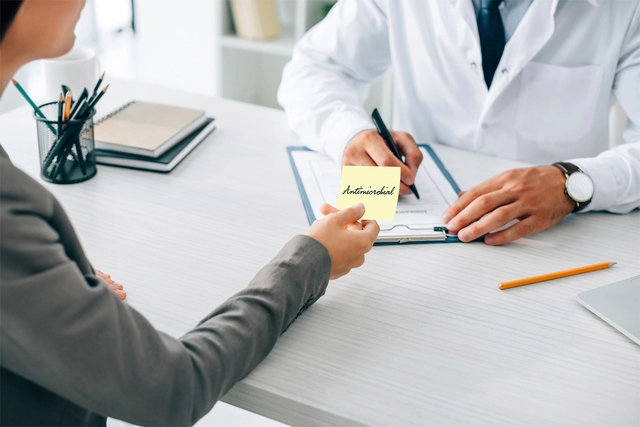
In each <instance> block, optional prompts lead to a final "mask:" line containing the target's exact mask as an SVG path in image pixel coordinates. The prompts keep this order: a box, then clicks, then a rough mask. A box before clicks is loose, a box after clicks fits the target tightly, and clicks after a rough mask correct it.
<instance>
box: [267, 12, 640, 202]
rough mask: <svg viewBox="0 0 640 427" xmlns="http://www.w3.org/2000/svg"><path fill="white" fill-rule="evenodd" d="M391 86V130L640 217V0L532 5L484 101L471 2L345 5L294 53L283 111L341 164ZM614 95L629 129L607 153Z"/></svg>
mask: <svg viewBox="0 0 640 427" xmlns="http://www.w3.org/2000/svg"><path fill="white" fill-rule="evenodd" d="M389 67H392V71H393V76H394V86H395V91H394V121H393V125H392V126H391V128H392V129H394V130H401V131H405V132H409V133H410V134H411V135H413V136H414V138H415V139H416V141H418V142H427V143H429V142H438V143H442V144H446V145H450V146H453V147H458V148H463V149H466V150H471V151H476V152H480V153H486V154H491V155H495V156H500V157H506V158H511V159H517V160H522V161H525V162H530V163H534V164H551V163H553V162H556V161H571V162H573V163H575V164H577V165H578V166H579V167H580V168H582V169H583V170H585V171H586V172H587V173H588V174H589V175H590V176H591V178H592V179H593V181H594V184H595V193H594V196H593V200H592V202H591V204H590V205H589V206H588V208H587V209H586V211H588V210H605V209H606V210H609V211H612V212H621V213H623V212H629V211H631V210H632V209H634V208H637V207H639V206H640V1H639V0H599V1H598V0H534V1H533V2H532V4H531V6H530V7H529V9H528V10H527V12H526V14H525V15H524V17H523V18H522V21H521V22H520V24H519V25H518V27H517V29H516V31H515V33H514V34H513V36H512V37H511V38H510V39H509V41H508V43H507V45H506V47H505V50H504V53H503V55H502V59H501V61H500V64H499V66H498V69H497V71H496V76H495V78H494V79H493V84H492V86H491V88H490V90H487V87H486V84H485V82H484V78H483V74H482V57H481V54H480V41H479V38H478V30H477V25H476V18H475V15H474V9H473V5H472V2H471V0H340V1H339V2H338V3H337V4H336V6H334V7H333V9H332V10H331V12H330V13H329V15H328V16H327V18H326V19H324V20H323V21H322V22H321V23H320V24H318V25H317V26H315V27H314V28H312V29H311V30H310V31H309V32H308V33H307V34H306V35H305V36H304V37H303V38H302V40H300V42H299V43H298V44H297V46H296V48H295V51H294V54H293V59H292V61H291V62H290V63H289V64H288V65H287V66H286V68H285V70H284V72H283V79H282V84H281V86H280V89H279V92H278V100H279V102H280V104H281V105H282V106H283V107H284V109H285V111H286V112H287V115H288V118H289V121H290V124H291V126H292V128H293V129H294V130H295V131H296V132H298V133H299V134H300V135H301V136H302V139H303V141H304V143H305V144H306V145H307V146H308V147H310V148H311V149H314V150H317V151H321V152H325V153H326V154H328V155H330V156H331V157H333V158H334V159H335V160H336V161H339V162H341V161H342V156H343V152H344V148H345V146H346V144H347V143H348V142H349V140H350V139H351V138H352V137H353V136H354V135H355V134H356V133H358V132H360V131H362V130H364V129H372V128H373V125H372V122H371V119H370V112H367V111H365V110H364V109H363V107H362V103H363V101H364V99H365V98H366V96H367V92H368V89H369V86H370V84H371V83H372V82H373V81H375V80H376V79H377V78H378V77H380V76H381V75H382V74H383V73H384V72H385V71H386V70H387V69H389ZM614 94H615V96H616V97H617V99H618V101H619V102H620V104H621V106H622V108H623V110H624V112H625V113H626V115H627V117H628V121H627V126H626V129H625V132H624V140H625V142H626V143H625V144H622V145H620V146H618V147H616V148H614V149H611V150H609V110H610V106H611V102H612V96H613V95H614Z"/></svg>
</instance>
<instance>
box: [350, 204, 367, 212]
mask: <svg viewBox="0 0 640 427" xmlns="http://www.w3.org/2000/svg"><path fill="white" fill-rule="evenodd" d="M353 208H354V209H355V210H357V211H359V212H364V203H362V202H360V203H358V204H356V205H353Z"/></svg>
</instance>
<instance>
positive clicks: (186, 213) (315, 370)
mask: <svg viewBox="0 0 640 427" xmlns="http://www.w3.org/2000/svg"><path fill="white" fill-rule="evenodd" d="M131 98H136V99H139V100H147V101H156V102H165V103H172V104H176V105H183V106H188V107H196V108H203V109H205V110H206V111H207V113H208V114H210V115H212V116H214V117H216V119H217V121H218V129H217V130H216V131H214V132H213V134H212V135H211V136H210V137H209V138H207V140H205V141H204V142H203V143H202V144H201V146H199V147H198V148H196V150H195V151H194V152H193V153H192V154H191V155H189V156H188V157H187V158H186V159H185V160H184V161H183V162H182V163H181V164H180V165H179V166H178V167H177V168H176V169H175V170H174V171H173V172H171V173H170V174H168V175H163V174H155V173H150V172H141V171H135V170H128V169H120V168H114V167H107V166H100V167H99V170H98V174H97V175H96V176H95V177H94V178H92V179H91V180H89V181H87V182H84V183H81V184H75V185H68V186H61V185H51V184H45V185H46V186H47V188H49V189H50V190H51V191H52V192H53V193H54V194H55V195H56V196H57V197H58V198H59V199H60V200H61V202H62V204H63V206H65V208H66V209H67V211H68V213H69V216H70V217H71V219H72V221H73V223H74V225H75V227H76V229H77V231H78V234H79V235H80V239H81V241H82V242H83V245H84V247H85V250H86V252H87V253H88V255H89V258H90V259H91V260H92V263H93V264H94V265H95V266H96V267H97V268H100V269H101V270H103V271H106V272H109V273H110V274H111V275H112V276H113V277H114V278H115V279H116V280H117V281H120V282H122V283H123V284H125V285H126V290H127V292H128V295H129V298H128V301H129V304H131V305H132V306H133V307H135V308H137V309H138V310H140V311H141V312H142V313H143V314H144V315H145V316H147V317H148V318H149V319H150V320H151V322H152V323H153V324H154V325H156V327H158V328H160V329H162V330H164V331H166V332H168V333H170V334H172V335H174V336H180V335H181V334H183V333H184V332H186V331H187V330H189V329H190V328H191V327H193V326H194V325H195V324H196V323H197V322H198V321H199V320H200V319H201V318H202V317H203V316H205V315H206V314H207V313H209V312H210V311H211V310H212V309H213V308H214V307H216V306H217V305H218V304H220V303H222V302H223V301H224V300H225V299H226V298H227V297H229V296H230V295H232V294H233V293H234V292H236V291H238V290H240V289H242V288H243V287H244V286H245V285H246V284H247V283H248V282H249V281H250V280H251V278H252V277H253V275H254V274H255V273H256V272H257V271H258V269H259V268H260V267H261V266H262V265H264V264H265V263H266V262H267V261H268V260H269V259H270V258H271V257H272V256H274V255H275V254H276V252H277V251H278V250H279V248H280V247H281V246H282V245H283V244H284V243H285V242H286V241H287V240H288V239H289V238H290V237H291V236H293V235H295V234H298V233H301V232H303V231H304V230H305V229H306V228H307V222H306V217H305V213H304V209H303V207H302V203H301V201H300V196H299V194H298V190H297V188H296V184H295V181H294V178H293V174H292V172H291V170H290V167H289V163H288V159H287V153H286V151H285V147H286V146H287V145H292V144H294V145H297V144H300V141H299V140H298V139H297V138H296V136H295V135H294V134H293V133H292V132H291V131H289V130H288V127H287V123H286V119H285V116H284V114H283V113H282V112H281V111H277V110H272V109H267V108H263V107H257V106H252V105H248V104H243V103H239V102H235V101H229V100H223V99H216V98H210V97H205V96H199V95H195V94H186V93H183V92H178V91H173V90H169V89H163V88H158V87H154V86H148V85H143V84H138V83H135V84H134V83H130V82H124V81H114V82H113V84H112V86H111V90H110V91H109V93H108V94H107V96H105V97H104V101H103V102H102V104H103V105H102V108H103V111H105V112H106V111H107V110H110V109H112V108H115V107H116V106H118V105H119V104H122V103H123V102H124V101H127V100H128V99H131ZM0 135H1V137H0V139H1V141H0V143H2V145H3V146H4V147H5V149H6V150H7V152H8V153H9V155H10V156H11V158H12V160H13V161H14V163H15V164H16V165H17V166H19V167H21V168H22V169H24V170H26V171H27V172H28V173H30V174H31V175H32V176H36V177H37V176H38V154H37V142H36V141H37V139H36V127H35V125H34V123H33V119H32V118H31V113H30V112H29V110H28V108H26V107H24V108H20V109H18V110H14V111H12V112H9V113H6V114H4V115H2V116H0ZM434 149H435V150H436V151H437V153H438V154H439V155H440V157H441V159H442V160H443V162H444V164H445V165H446V166H447V167H448V169H449V170H450V172H451V173H452V175H453V176H454V178H455V179H456V180H457V182H458V183H459V184H460V186H461V188H463V189H464V188H469V187H470V186H472V185H474V184H476V183H479V182H480V181H482V180H484V179H487V178H489V177H490V176H492V175H494V174H496V173H498V172H500V171H503V170H506V169H509V168H513V167H517V166H520V165H522V164H521V163H517V162H513V161H510V160H504V159H497V158H491V157H486V156H481V155H477V154H473V153H469V152H463V151H459V150H455V149H452V148H448V147H443V146H437V145H436V146H434ZM639 254H640V212H638V211H634V212H633V213H631V214H629V215H613V214H607V213H587V214H580V215H571V216H569V217H568V218H566V219H565V220H563V221H562V222H561V223H560V224H559V225H557V226H556V227H554V228H553V229H550V230H547V231H544V232H541V233H538V234H535V235H533V236H530V237H527V238H524V239H520V240H518V241H517V242H515V243H512V244H509V245H507V246H504V247H489V246H485V245H484V244H482V243H472V244H430V245H408V246H384V247H375V248H374V249H373V250H372V251H371V253H370V254H369V255H368V256H367V262H366V263H365V265H364V266H363V267H362V268H360V269H358V270H355V271H353V272H352V273H351V274H349V275H348V276H346V277H344V278H342V279H340V280H338V281H334V282H332V283H331V284H330V285H329V288H328V290H327V293H326V295H325V296H324V297H323V298H322V299H321V300H319V301H318V302H317V303H316V304H315V305H314V306H312V307H311V308H310V309H309V310H308V311H307V312H306V313H305V314H304V315H303V316H301V317H300V318H299V319H298V320H297V321H296V323H295V324H294V325H293V326H292V327H291V328H290V329H289V330H288V331H287V333H285V334H284V335H283V336H282V337H281V339H280V340H279V341H278V343H277V345H276V347H275V349H274V350H273V352H272V353H271V354H270V355H269V356H268V358H267V359H266V360H265V361H264V362H263V363H262V364H261V365H260V366H259V367H258V368H257V369H256V370H255V371H254V372H253V373H252V374H250V375H249V376H248V377H247V378H246V379H245V380H244V381H242V382H241V383H239V384H238V385H237V386H236V387H235V388H234V389H233V390H232V391H231V392H229V393H228V394H227V396H225V398H224V399H223V400H224V401H226V402H228V403H231V404H234V405H237V406H240V407H242V408H245V409H248V410H251V411H253V412H257V413H260V414H263V415H265V416H268V417H271V418H275V419H277V420H280V421H283V422H285V423H289V424H298V425H316V424H324V425H326V424H355V425H358V424H375V425H410V424H421V425H427V424H429V425H491V426H496V425H537V426H539V425H559V424H568V425H617V426H621V425H630V426H638V425H639V424H640V348H639V347H638V346H637V345H635V344H634V343H632V342H631V341H630V340H629V339H627V338H626V337H624V336H623V335H622V334H620V333H618V332H617V331H615V330H614V329H613V328H612V327H610V326H609V325H607V324H606V323H604V322H602V321H601V320H600V319H598V318H597V317H596V316H594V315H593V314H591V313H590V312H589V311H587V310H586V309H585V308H584V307H582V306H581V305H580V304H579V303H578V302H577V300H576V297H577V295H578V293H580V292H582V291H586V290H589V289H593V288H595V287H598V286H600V285H604V284H607V283H611V282H614V281H617V280H620V279H623V278H626V277H630V276H633V275H637V274H640V257H639ZM601 261H617V262H618V265H616V266H615V267H613V268H611V269H608V270H603V271H598V272H593V273H589V274H585V275H580V276H574V277H568V278H564V279H559V280H555V281H553V282H547V283H540V284H536V285H531V286H525V287H521V288H515V289H511V290H508V291H499V290H498V287H497V286H498V282H500V281H504V280H509V279H514V278H520V277H524V276H532V275H535V274H539V273H543V272H550V271H556V270H563V269H566V268H570V267H576V266H582V265H587V264H592V263H595V262H601Z"/></svg>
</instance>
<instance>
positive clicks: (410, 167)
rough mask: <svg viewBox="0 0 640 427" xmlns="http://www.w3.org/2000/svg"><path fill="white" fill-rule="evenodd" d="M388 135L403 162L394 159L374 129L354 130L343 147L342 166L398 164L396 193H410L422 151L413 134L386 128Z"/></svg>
mask: <svg viewBox="0 0 640 427" xmlns="http://www.w3.org/2000/svg"><path fill="white" fill-rule="evenodd" d="M390 133H391V137H392V138H393V140H394V141H395V143H396V145H397V146H398V148H399V149H400V153H402V154H403V155H404V157H405V160H406V162H407V164H406V165H404V164H403V163H402V162H401V161H400V160H398V159H397V158H396V157H395V156H394V155H393V153H392V152H391V150H389V147H387V144H386V143H385V142H384V139H382V137H381V136H380V135H379V134H378V131H376V130H375V129H368V130H363V131H361V132H358V133H357V134H356V135H355V136H354V137H353V138H351V140H350V141H349V142H348V143H347V146H346V147H345V149H344V156H343V158H342V164H343V165H346V166H398V167H400V181H401V182H400V194H411V190H410V189H409V185H411V184H413V183H414V181H415V179H416V173H417V172H418V166H420V163H421V162H422V152H420V149H419V148H418V145H417V144H416V142H415V141H414V139H413V137H412V136H411V135H409V134H408V133H406V132H396V131H390Z"/></svg>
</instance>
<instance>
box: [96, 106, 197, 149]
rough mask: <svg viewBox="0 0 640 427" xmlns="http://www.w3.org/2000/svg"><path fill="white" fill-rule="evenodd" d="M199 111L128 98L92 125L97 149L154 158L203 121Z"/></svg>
mask: <svg viewBox="0 0 640 427" xmlns="http://www.w3.org/2000/svg"><path fill="white" fill-rule="evenodd" d="M206 121H207V117H206V116H205V115H204V111H202V110H193V109H190V108H183V107H175V106H172V105H164V104H156V103H150V102H142V101H131V102H128V103H127V104H125V105H123V106H122V107H120V108H118V109H117V110H115V111H113V112H112V113H110V114H109V115H107V116H106V117H104V118H103V119H102V120H100V121H98V122H96V123H95V125H94V139H95V145H96V148H97V149H100V150H110V151H117V152H120V153H126V154H134V155H137V156H145V157H153V158H157V157H160V156H161V155H162V154H164V153H165V152H166V151H167V150H169V149H170V148H171V147H173V146H174V145H176V144H177V143H178V142H180V141H182V140H183V139H184V138H185V137H186V136H187V135H189V134H191V133H193V131H195V130H196V129H198V128H199V127H201V126H202V125H203V124H204V123H206Z"/></svg>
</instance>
